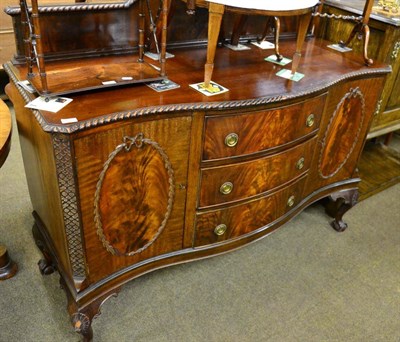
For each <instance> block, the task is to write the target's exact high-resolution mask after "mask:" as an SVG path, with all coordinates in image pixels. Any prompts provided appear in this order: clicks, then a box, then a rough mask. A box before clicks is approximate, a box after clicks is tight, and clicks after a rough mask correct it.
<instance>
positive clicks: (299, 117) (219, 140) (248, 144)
mask: <svg viewBox="0 0 400 342" xmlns="http://www.w3.org/2000/svg"><path fill="white" fill-rule="evenodd" d="M325 99H326V94H323V95H320V96H318V97H316V98H313V99H311V100H307V101H304V102H300V103H296V104H294V105H290V106H286V107H279V108H275V109H271V110H268V111H260V112H252V113H246V114H235V115H230V116H224V117H221V116H214V117H208V118H207V119H206V124H205V140H204V148H203V160H210V159H222V158H227V157H233V156H240V155H245V154H251V153H256V152H259V151H263V150H268V149H270V148H273V147H277V146H280V145H284V144H287V143H289V142H290V141H293V140H296V139H299V138H301V137H302V136H305V135H307V134H310V133H312V132H313V131H315V130H316V129H318V127H319V123H320V119H321V115H322V112H323V110H324V104H325Z"/></svg>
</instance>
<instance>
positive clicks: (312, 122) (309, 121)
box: [306, 114, 315, 127]
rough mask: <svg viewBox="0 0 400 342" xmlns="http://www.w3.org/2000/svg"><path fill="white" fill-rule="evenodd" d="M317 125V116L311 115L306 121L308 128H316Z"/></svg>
mask: <svg viewBox="0 0 400 342" xmlns="http://www.w3.org/2000/svg"><path fill="white" fill-rule="evenodd" d="M314 123H315V116H314V114H310V115H309V116H307V120H306V125H307V127H312V126H314Z"/></svg>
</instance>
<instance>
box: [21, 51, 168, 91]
mask: <svg viewBox="0 0 400 342" xmlns="http://www.w3.org/2000/svg"><path fill="white" fill-rule="evenodd" d="M46 74H47V85H48V89H50V91H51V93H50V94H49V93H46V92H44V91H43V87H42V83H41V80H40V77H39V75H38V74H36V75H35V76H34V77H28V79H29V81H30V82H31V84H32V85H33V87H34V88H35V90H36V91H37V92H38V93H39V94H40V95H51V96H58V95H65V94H71V93H76V92H82V91H88V90H93V89H103V88H109V87H116V86H122V85H127V84H133V83H144V82H151V81H156V80H160V79H163V78H165V77H161V76H160V72H159V70H158V68H157V67H156V66H153V65H152V64H149V63H146V62H142V63H140V62H127V61H125V62H124V63H120V62H114V63H107V64H104V63H103V62H102V61H101V59H90V60H88V59H87V60H85V61H81V62H80V63H77V62H69V63H68V62H63V63H62V64H61V63H48V64H46Z"/></svg>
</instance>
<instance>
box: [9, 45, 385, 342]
mask: <svg viewBox="0 0 400 342" xmlns="http://www.w3.org/2000/svg"><path fill="white" fill-rule="evenodd" d="M326 45H327V42H326V41H321V40H314V39H312V40H309V41H308V42H306V43H305V45H304V48H303V52H304V53H303V58H302V61H301V63H300V66H299V70H298V71H299V72H301V73H304V74H305V77H304V78H303V79H302V80H301V81H299V82H293V81H289V80H286V79H284V78H280V77H278V76H276V72H277V71H279V70H280V69H281V68H282V67H280V66H277V65H275V64H272V63H268V62H265V61H264V57H266V54H267V53H268V52H266V51H265V50H260V49H257V48H256V47H252V48H251V50H250V52H248V51H247V52H242V51H241V52H237V51H236V52H235V51H231V50H228V49H226V48H221V49H220V50H219V51H218V54H217V57H216V61H215V72H214V76H213V80H214V81H216V82H218V83H220V84H221V85H223V86H225V87H227V88H228V89H229V92H226V93H223V94H220V95H216V96H212V97H206V96H203V95H202V94H200V93H198V92H196V91H195V90H193V89H191V88H190V87H189V84H192V83H196V82H201V80H202V76H203V65H204V61H205V53H206V52H205V49H204V48H198V49H191V51H183V50H176V51H174V54H175V58H173V59H170V60H169V61H168V66H167V72H168V75H169V78H170V79H171V80H173V81H175V82H177V83H178V84H179V85H180V88H179V89H174V90H170V91H166V92H161V93H157V92H155V91H153V90H152V89H150V88H149V87H147V86H146V85H133V86H126V87H120V88H109V89H104V90H96V91H91V92H86V93H75V94H71V95H70V96H69V97H71V98H72V99H73V101H72V102H71V103H70V104H68V105H67V106H66V107H65V108H63V109H62V110H61V111H59V112H57V113H50V112H46V111H38V110H30V109H27V108H25V107H24V106H25V104H26V103H27V102H29V101H31V100H32V99H33V98H34V96H33V95H32V94H30V93H28V92H26V91H25V90H24V89H23V88H21V87H20V86H18V85H17V82H18V81H19V80H22V79H24V78H25V75H26V69H25V67H24V66H22V65H19V66H18V65H17V66H16V65H12V64H11V63H7V64H6V65H5V70H6V71H7V73H8V75H9V76H10V84H9V85H8V86H7V89H6V91H7V94H8V96H9V98H10V99H11V100H12V102H13V104H14V107H15V112H16V117H17V125H18V132H19V137H20V142H21V148H22V154H23V160H24V165H25V170H26V177H27V180H28V186H29V192H30V196H31V200H32V204H33V209H34V212H33V216H34V220H35V224H34V227H33V233H34V237H35V241H36V243H37V245H38V246H39V248H40V249H41V250H42V252H43V255H44V259H43V260H41V261H40V263H39V266H40V270H41V271H42V273H44V274H48V273H51V272H53V271H54V270H55V269H56V270H57V271H58V272H59V273H60V276H61V282H62V284H63V287H64V289H65V291H66V293H67V297H68V311H69V314H70V316H71V320H72V324H73V326H74V328H75V330H76V331H77V332H79V333H81V334H82V335H83V337H84V339H85V340H91V339H92V336H93V333H92V328H91V322H92V319H93V318H94V317H95V316H97V314H98V312H99V309H100V306H101V305H102V303H104V301H105V300H107V299H108V298H109V297H110V296H113V295H115V294H116V293H117V292H118V291H119V290H120V288H121V287H122V286H123V285H124V284H125V283H127V282H128V281H130V280H132V279H134V278H136V277H138V276H140V275H142V274H144V273H147V272H150V271H153V270H156V269H159V268H162V267H166V266H169V265H173V264H177V263H182V262H188V261H192V260H196V259H200V258H204V257H208V256H211V255H217V254H220V253H224V252H227V251H230V250H233V249H236V248H238V247H240V246H243V245H245V244H247V243H250V242H252V241H255V240H258V239H260V238H262V237H265V236H267V235H268V234H270V233H271V232H272V231H274V230H275V229H276V228H278V227H280V226H282V225H283V224H284V223H285V222H287V221H288V220H289V219H291V218H292V217H294V216H295V215H297V214H299V213H301V211H302V210H303V209H304V208H306V207H307V206H309V205H310V204H311V203H313V202H315V201H317V200H320V199H322V198H326V197H328V198H330V201H329V204H328V205H327V212H328V213H329V214H330V215H332V216H333V217H334V220H333V223H332V225H333V227H334V228H335V229H336V230H338V231H343V230H344V229H345V228H346V224H345V223H344V222H343V220H342V217H343V215H344V213H345V212H346V211H347V210H348V209H349V208H351V207H352V206H353V205H354V204H355V203H356V202H357V194H358V191H357V188H358V184H359V182H360V179H359V177H358V173H357V169H356V164H357V160H358V158H359V156H360V153H361V151H362V148H363V145H364V142H365V137H366V135H367V132H368V130H369V126H370V123H371V119H372V116H373V113H374V112H375V110H376V106H377V100H378V99H379V97H380V95H381V91H382V89H383V85H384V82H385V78H386V75H387V74H388V73H389V72H390V67H387V66H385V65H383V64H380V63H379V62H377V63H375V64H374V65H373V66H371V67H367V66H365V65H364V63H363V60H362V56H360V55H356V54H351V53H350V54H346V56H343V55H342V54H340V53H339V52H337V51H334V50H331V49H328V48H327V47H326ZM281 51H282V53H283V54H284V55H288V56H290V55H292V54H293V51H294V44H293V43H292V42H290V41H286V42H282V45H281ZM129 58H130V57H129V56H122V55H121V56H114V57H99V58H91V59H84V60H69V61H54V62H49V63H48V65H47V67H48V69H47V70H54V69H60V70H61V69H68V70H73V69H74V68H76V67H79V65H82V64H84V63H98V64H109V63H116V62H118V63H124V62H126V61H129ZM78 70H79V68H78ZM70 118H75V119H76V122H72V123H69V124H62V123H61V120H62V119H70Z"/></svg>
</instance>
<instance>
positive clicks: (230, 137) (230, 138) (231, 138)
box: [225, 133, 239, 147]
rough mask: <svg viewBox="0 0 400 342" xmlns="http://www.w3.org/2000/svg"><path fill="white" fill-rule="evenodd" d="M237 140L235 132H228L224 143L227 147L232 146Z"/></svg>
mask: <svg viewBox="0 0 400 342" xmlns="http://www.w3.org/2000/svg"><path fill="white" fill-rule="evenodd" d="M238 141H239V136H238V135H237V134H236V133H229V134H228V135H227V136H226V137H225V145H226V146H228V147H234V146H236V145H237V143H238Z"/></svg>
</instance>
